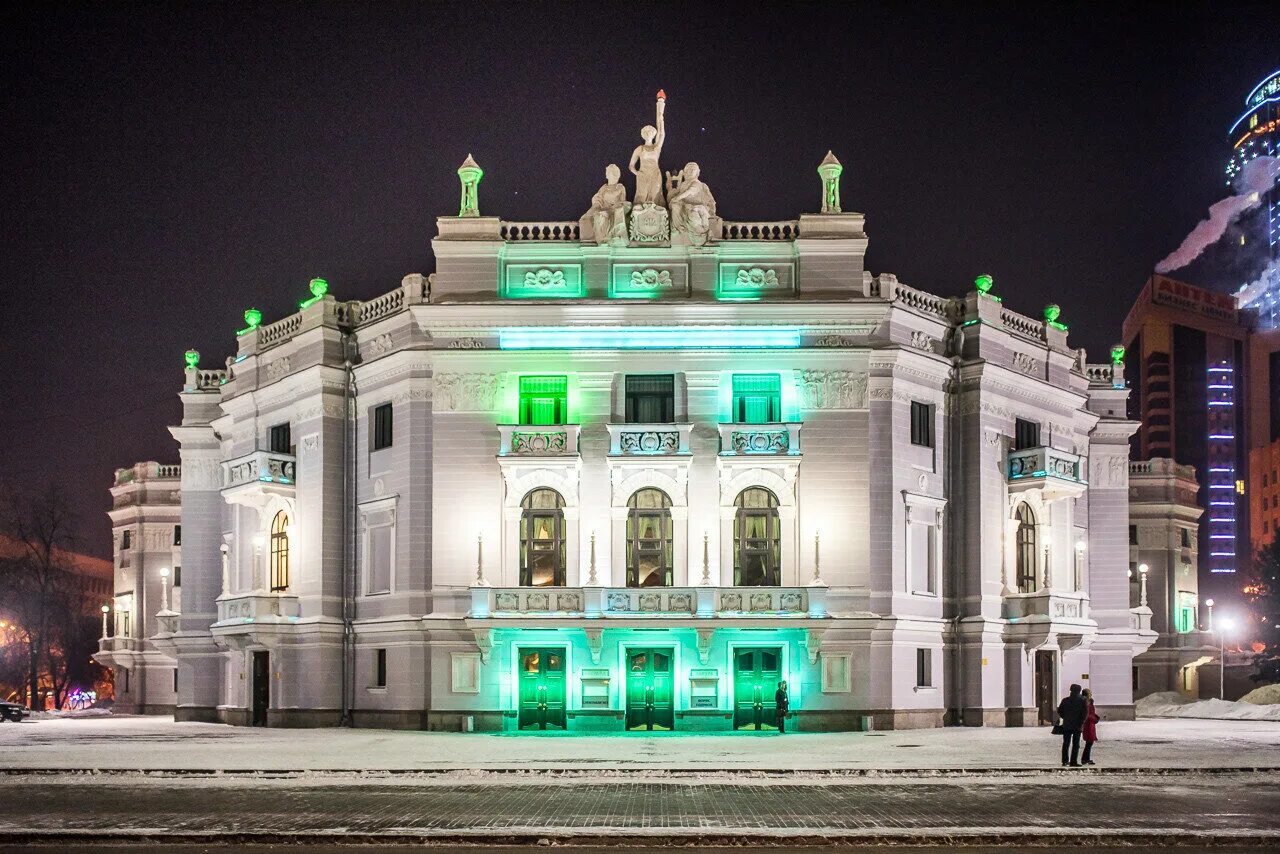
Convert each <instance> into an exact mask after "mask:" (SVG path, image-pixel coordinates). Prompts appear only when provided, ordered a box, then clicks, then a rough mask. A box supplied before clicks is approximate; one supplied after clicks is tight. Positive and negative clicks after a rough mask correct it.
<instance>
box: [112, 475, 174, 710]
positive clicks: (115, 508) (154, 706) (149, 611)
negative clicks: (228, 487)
mask: <svg viewBox="0 0 1280 854" xmlns="http://www.w3.org/2000/svg"><path fill="white" fill-rule="evenodd" d="M179 476H180V471H179V467H178V466H176V465H161V464H160V463H156V462H146V463H137V464H135V465H132V466H130V467H129V468H122V469H116V476H115V483H114V485H112V487H111V510H110V511H108V512H109V515H110V517H111V527H112V541H113V560H112V563H113V566H114V568H115V569H114V585H115V590H114V595H113V596H112V599H111V604H110V605H108V606H107V608H108V610H107V611H106V612H105V613H104V615H103V617H104V619H103V633H102V638H101V639H100V640H99V642H98V652H96V653H94V656H93V657H94V658H95V659H96V660H97V661H98V663H99V664H101V665H103V666H104V667H109V668H111V669H112V671H113V677H114V685H115V707H114V708H115V709H116V710H118V711H120V712H126V713H137V714H172V713H173V710H174V705H175V703H176V701H177V679H176V678H175V673H176V669H177V662H176V661H175V660H174V658H173V657H172V656H170V655H168V654H166V653H165V652H162V651H161V650H160V649H159V648H157V647H156V645H155V644H154V643H152V641H151V637H152V636H153V635H154V634H156V633H157V632H158V631H160V628H161V625H162V623H163V622H164V621H165V620H166V619H168V618H171V617H172V616H175V615H176V614H177V612H178V611H180V610H181V608H182V602H181V599H182V515H181V514H182V508H181V505H180V492H179V489H180V478H179Z"/></svg>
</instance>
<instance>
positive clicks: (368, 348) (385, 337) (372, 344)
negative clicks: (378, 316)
mask: <svg viewBox="0 0 1280 854" xmlns="http://www.w3.org/2000/svg"><path fill="white" fill-rule="evenodd" d="M393 346H394V345H393V344H392V342H391V335H390V334H389V333H386V332H384V333H382V334H381V335H379V336H377V337H376V338H374V339H372V340H371V341H369V342H368V343H367V344H365V345H364V347H362V348H361V356H363V357H364V358H366V359H376V358H378V357H379V356H382V355H384V354H386V353H390V352H391V349H392V347H393Z"/></svg>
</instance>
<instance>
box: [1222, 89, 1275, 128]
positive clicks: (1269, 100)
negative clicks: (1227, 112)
mask: <svg viewBox="0 0 1280 854" xmlns="http://www.w3.org/2000/svg"><path fill="white" fill-rule="evenodd" d="M1276 101H1280V95H1276V96H1274V97H1271V98H1267V99H1266V100H1265V101H1259V102H1258V103H1256V104H1254V105H1253V106H1252V107H1250V108H1249V109H1247V110H1245V111H1244V112H1243V113H1241V114H1240V118H1238V119H1236V120H1235V122H1233V123H1232V125H1231V130H1229V131H1227V133H1235V132H1236V128H1238V127H1239V126H1240V123H1241V122H1242V121H1244V120H1245V119H1247V118H1248V117H1249V115H1250V114H1251V113H1253V112H1255V111H1256V110H1259V109H1261V108H1262V107H1263V106H1265V105H1266V104H1273V103H1275V102H1276Z"/></svg>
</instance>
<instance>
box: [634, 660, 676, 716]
mask: <svg viewBox="0 0 1280 854" xmlns="http://www.w3.org/2000/svg"><path fill="white" fill-rule="evenodd" d="M674 726H675V709H674V707H673V706H672V703H671V650H669V649H631V650H627V729H628V730H646V731H649V732H652V731H653V730H670V729H673V728H674Z"/></svg>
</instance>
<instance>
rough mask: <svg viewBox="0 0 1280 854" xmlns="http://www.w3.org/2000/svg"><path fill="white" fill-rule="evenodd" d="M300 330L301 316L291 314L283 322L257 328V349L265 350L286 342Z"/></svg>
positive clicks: (279, 321)
mask: <svg viewBox="0 0 1280 854" xmlns="http://www.w3.org/2000/svg"><path fill="white" fill-rule="evenodd" d="M301 330H302V315H301V314H291V315H289V316H288V317H286V318H284V319H283V320H277V321H276V322H275V323H272V324H269V325H267V326H259V327H258V348H259V349H263V350H265V349H266V348H267V347H274V346H275V345H277V344H282V343H284V342H285V341H288V340H289V339H290V338H292V337H293V336H295V335H297V334H298V332H300V331H301Z"/></svg>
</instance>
